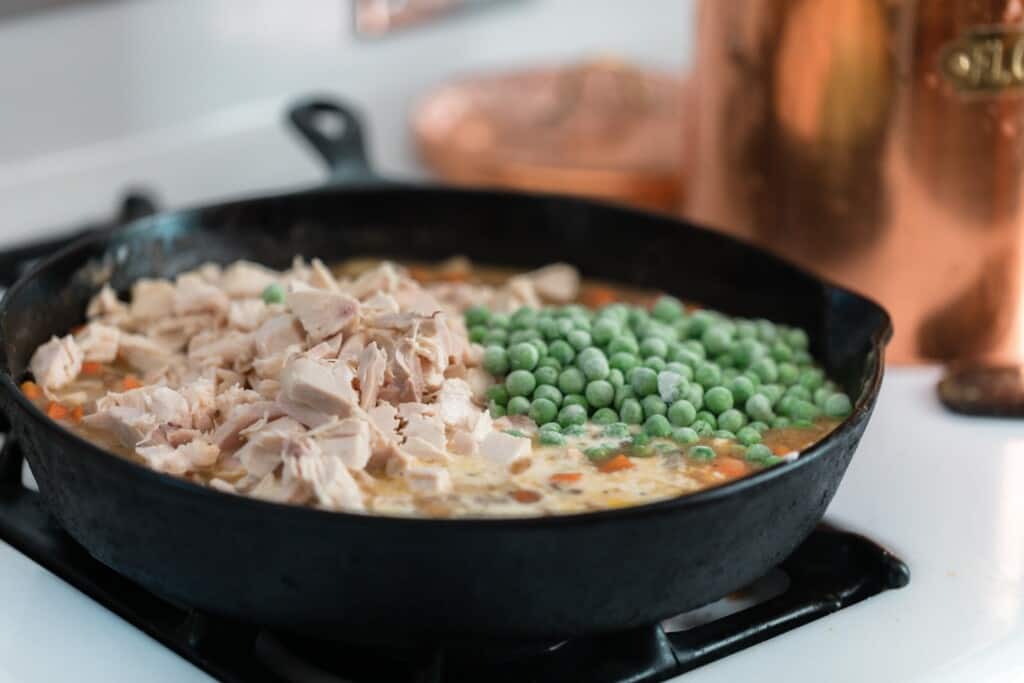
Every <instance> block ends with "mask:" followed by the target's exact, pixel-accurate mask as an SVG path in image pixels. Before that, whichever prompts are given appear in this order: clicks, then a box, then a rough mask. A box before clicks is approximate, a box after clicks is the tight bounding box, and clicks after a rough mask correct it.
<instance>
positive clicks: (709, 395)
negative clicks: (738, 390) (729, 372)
mask: <svg viewBox="0 0 1024 683" xmlns="http://www.w3.org/2000/svg"><path fill="white" fill-rule="evenodd" d="M732 406H733V398H732V392H731V391H729V390H728V389H726V388H725V387H711V388H710V389H708V390H707V391H706V392H705V393H704V407H705V408H707V409H708V410H710V411H711V412H713V413H714V414H715V415H719V414H721V413H724V412H725V411H726V410H729V409H730V408H732Z"/></svg>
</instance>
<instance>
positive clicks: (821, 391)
mask: <svg viewBox="0 0 1024 683" xmlns="http://www.w3.org/2000/svg"><path fill="white" fill-rule="evenodd" d="M834 393H835V390H833V389H829V388H828V387H818V388H817V389H815V390H814V394H813V396H811V400H812V401H814V405H816V406H818V407H819V408H821V407H823V406H824V405H825V401H826V400H828V397H829V396H831V395H832V394H834Z"/></svg>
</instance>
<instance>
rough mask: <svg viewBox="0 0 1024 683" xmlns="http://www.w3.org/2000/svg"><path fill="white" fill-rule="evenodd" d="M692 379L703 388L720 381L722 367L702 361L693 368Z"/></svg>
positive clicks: (708, 387)
mask: <svg viewBox="0 0 1024 683" xmlns="http://www.w3.org/2000/svg"><path fill="white" fill-rule="evenodd" d="M693 379H694V381H695V382H697V384H699V385H701V386H702V387H704V388H705V389H710V388H711V387H713V386H717V385H719V384H721V383H722V369H721V368H719V367H718V366H717V365H715V364H714V363H709V362H707V361H704V362H702V363H700V364H698V365H697V367H696V368H694V370H693Z"/></svg>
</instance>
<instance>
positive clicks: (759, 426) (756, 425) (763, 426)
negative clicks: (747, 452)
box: [747, 420, 768, 434]
mask: <svg viewBox="0 0 1024 683" xmlns="http://www.w3.org/2000/svg"><path fill="white" fill-rule="evenodd" d="M747 426H748V427H750V428H751V429H756V430H757V433H758V434H760V433H761V432H766V431H768V425H767V423H764V422H761V421H760V420H754V421H753V422H751V423H750V424H748V425H747Z"/></svg>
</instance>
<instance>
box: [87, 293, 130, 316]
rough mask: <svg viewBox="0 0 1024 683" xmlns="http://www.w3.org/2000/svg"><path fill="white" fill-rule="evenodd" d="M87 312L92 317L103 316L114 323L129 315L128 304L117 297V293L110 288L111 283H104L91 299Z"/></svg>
mask: <svg viewBox="0 0 1024 683" xmlns="http://www.w3.org/2000/svg"><path fill="white" fill-rule="evenodd" d="M85 314H86V315H87V316H88V317H89V318H90V319H93V318H101V319H103V320H104V321H106V322H109V323H111V324H114V323H116V322H118V321H120V320H121V319H123V318H124V317H125V316H127V315H128V304H126V303H124V302H123V301H121V300H120V299H118V298H117V293H116V292H114V290H113V289H111V288H110V285H103V287H102V289H100V291H99V292H98V293H97V294H96V296H94V297H93V298H92V299H91V300H90V301H89V305H88V307H87V308H86V309H85Z"/></svg>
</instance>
